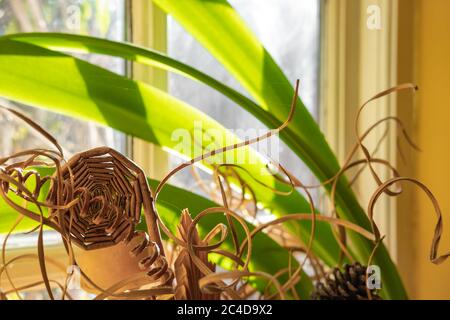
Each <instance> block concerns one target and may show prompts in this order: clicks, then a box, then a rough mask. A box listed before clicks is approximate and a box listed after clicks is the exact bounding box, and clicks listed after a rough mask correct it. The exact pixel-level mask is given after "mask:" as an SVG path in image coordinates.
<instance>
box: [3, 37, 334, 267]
mask: <svg viewBox="0 0 450 320" xmlns="http://www.w3.org/2000/svg"><path fill="white" fill-rule="evenodd" d="M0 39H4V40H6V39H13V40H15V41H20V42H25V43H29V44H33V45H37V46H40V47H44V48H49V49H54V50H61V51H70V52H72V53H97V54H108V55H112V56H116V57H121V58H125V59H128V60H131V61H136V62H139V63H143V64H146V65H149V66H155V67H158V68H163V69H165V70H168V71H173V72H177V73H179V74H182V75H184V76H187V77H190V78H192V79H196V80H198V81H200V82H203V83H205V84H206V85H208V86H211V87H212V88H215V89H216V90H218V91H219V92H221V93H223V94H224V95H226V96H227V97H229V98H230V99H231V100H233V101H235V102H236V103H237V104H239V105H240V106H242V107H244V108H245V109H247V110H248V111H250V112H252V113H254V114H255V115H256V116H257V117H258V118H259V119H260V120H264V119H266V121H265V123H266V124H267V125H269V126H271V125H273V127H276V126H277V125H279V123H278V120H277V119H276V118H274V117H273V116H272V115H271V114H270V113H269V112H266V111H264V110H262V109H261V108H260V107H259V106H258V105H257V104H255V103H254V102H253V101H252V100H250V99H248V98H247V97H245V96H243V95H241V94H240V93H238V92H237V91H235V90H234V89H232V88H230V87H228V86H226V85H224V84H223V83H221V82H220V81H217V80H215V79H213V78H211V77H210V76H208V75H206V74H204V73H202V72H201V71H198V70H196V69H194V68H192V67H190V66H188V65H186V64H183V63H181V62H178V61H177V60H174V59H171V58H170V57H167V56H165V55H164V54H161V53H159V52H156V51H153V50H150V49H145V48H141V47H137V46H134V45H130V44H126V43H120V42H114V41H109V40H105V39H98V38H93V37H89V36H80V35H73V34H61V33H24V34H13V35H9V36H5V37H3V38H0ZM253 186H254V187H255V188H257V190H256V191H257V192H256V195H257V198H258V201H260V202H261V203H263V204H264V205H265V206H266V207H268V208H270V209H271V210H272V212H273V213H274V214H275V215H276V216H282V215H284V214H289V213H296V212H300V211H302V212H309V207H308V206H307V204H306V202H305V201H304V199H301V198H300V197H299V196H298V194H297V193H295V194H294V195H292V196H290V197H284V196H277V195H273V194H271V193H267V192H265V191H266V190H263V189H261V188H260V187H259V186H257V185H253ZM300 224H301V225H303V227H302V226H299V225H298V223H289V224H288V227H289V230H290V232H291V233H292V234H293V235H294V236H296V237H298V236H300V238H301V239H302V240H303V241H305V242H306V241H308V237H309V234H310V232H309V230H310V223H309V222H301V223H300ZM318 234H320V237H319V238H318V240H317V241H316V242H314V244H313V251H314V252H315V253H316V254H317V255H318V256H319V257H320V258H321V259H322V260H323V261H324V262H325V263H327V264H328V265H335V264H336V263H337V257H338V255H337V252H338V245H337V243H336V241H335V240H334V238H333V236H332V234H331V232H330V229H329V227H327V226H319V227H318Z"/></svg>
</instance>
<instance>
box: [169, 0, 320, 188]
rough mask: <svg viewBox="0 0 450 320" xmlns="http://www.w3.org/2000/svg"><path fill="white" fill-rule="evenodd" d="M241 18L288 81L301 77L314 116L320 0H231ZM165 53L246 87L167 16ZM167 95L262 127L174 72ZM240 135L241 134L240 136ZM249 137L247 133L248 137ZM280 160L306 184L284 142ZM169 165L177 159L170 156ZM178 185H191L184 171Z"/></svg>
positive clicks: (232, 122) (242, 124)
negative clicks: (262, 0)
mask: <svg viewBox="0 0 450 320" xmlns="http://www.w3.org/2000/svg"><path fill="white" fill-rule="evenodd" d="M229 2H230V4H231V5H232V6H233V7H234V8H235V9H236V10H237V11H238V13H239V14H240V15H241V16H242V18H243V19H244V20H245V22H246V23H247V24H248V25H249V27H250V28H251V29H252V30H253V32H254V33H255V34H256V36H257V37H258V39H259V40H260V41H261V42H262V44H263V45H264V46H265V47H266V48H267V50H268V51H269V52H270V54H271V55H272V56H273V57H274V59H275V61H276V62H277V63H278V64H279V65H280V66H281V68H282V69H283V71H284V72H285V74H286V75H287V76H288V78H289V80H290V81H291V82H292V83H294V82H295V80H296V79H297V78H300V80H301V90H300V95H301V97H302V100H303V101H304V103H305V105H306V106H308V108H309V110H310V111H311V112H312V114H313V115H314V116H315V117H316V119H318V116H319V109H318V108H319V101H318V93H319V79H318V75H319V59H320V3H321V1H320V0H284V1H279V0H266V1H264V5H261V1H258V0H230V1H229ZM167 29H168V30H167V34H168V44H167V46H168V54H169V55H170V56H171V57H173V58H175V59H177V60H180V61H183V62H185V63H187V64H189V65H192V66H194V67H195V68H198V69H199V70H202V71H204V72H205V73H207V74H209V75H211V76H213V77H214V78H216V79H218V80H220V81H222V82H224V83H226V84H227V85H230V86H231V87H233V88H234V89H236V90H238V91H240V92H241V93H243V94H246V92H245V91H244V90H243V88H241V87H240V86H239V84H238V83H237V81H235V80H234V79H233V77H232V76H231V75H230V74H228V73H227V71H226V70H225V69H224V68H223V67H222V66H221V65H220V63H219V62H217V61H216V60H215V58H214V57H213V56H212V55H211V54H210V53H209V52H208V51H207V50H205V49H204V48H203V47H202V46H201V45H200V44H199V43H198V42H197V41H196V40H195V39H194V38H193V37H192V36H191V35H189V34H188V33H187V32H186V31H185V30H184V29H183V28H182V27H181V26H180V25H179V24H178V23H177V22H176V21H175V20H174V19H173V18H171V17H168V27H167ZM169 91H170V93H171V94H172V95H174V96H176V97H178V98H180V99H181V100H184V101H187V102H188V103H190V104H191V105H193V106H195V107H198V108H199V109H200V110H202V111H203V112H205V113H206V114H208V115H209V116H211V117H212V118H214V119H215V120H218V121H219V122H220V123H221V124H222V125H223V126H225V127H226V128H228V129H246V128H254V129H263V128H266V127H265V126H264V125H263V124H262V123H261V122H259V121H258V120H257V119H256V118H255V117H253V116H252V115H251V114H249V113H248V112H247V111H245V110H243V109H242V108H240V107H238V106H237V105H236V104H234V103H233V102H232V101H230V100H229V99H227V98H226V97H223V96H222V95H221V94H220V93H218V92H215V91H214V90H213V89H210V88H209V87H207V86H205V85H203V84H200V83H197V82H194V81H192V80H190V79H186V78H184V77H182V76H179V75H176V74H170V75H169ZM241 138H245V137H241ZM247 138H248V137H247ZM280 153H281V154H280V159H282V162H283V165H285V166H286V168H287V169H288V170H290V171H291V172H292V173H293V174H294V175H295V176H297V177H300V178H302V179H303V181H304V182H305V183H311V182H312V181H311V180H312V179H313V177H312V175H311V174H309V173H307V172H308V170H306V167H305V166H304V165H299V162H300V161H299V159H298V157H297V156H296V155H295V154H294V153H293V152H292V151H291V150H290V149H289V148H288V147H287V146H286V145H285V144H284V143H282V144H281V146H280ZM170 162H171V165H172V166H174V165H175V164H176V163H178V160H177V159H176V158H175V157H171V158H170ZM173 181H174V183H177V184H179V185H180V186H184V187H187V186H190V187H192V184H193V183H194V182H193V179H192V177H191V176H190V175H189V174H188V173H187V174H185V175H183V174H180V175H178V176H177V177H175V179H174V180H173Z"/></svg>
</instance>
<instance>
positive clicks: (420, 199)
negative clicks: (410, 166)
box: [408, 0, 450, 299]
mask: <svg viewBox="0 0 450 320" xmlns="http://www.w3.org/2000/svg"><path fill="white" fill-rule="evenodd" d="M415 11H416V22H415V23H416V30H415V32H416V37H415V38H416V44H415V45H416V68H415V69H416V82H417V83H418V85H419V87H420V91H419V92H418V94H417V105H416V108H415V114H414V121H413V124H414V127H413V128H414V129H413V131H414V133H415V134H414V136H415V138H416V141H417V142H418V144H419V146H420V147H421V148H422V152H421V153H418V154H416V155H415V156H414V170H413V172H414V176H415V177H417V178H418V179H420V180H421V181H423V182H424V183H426V184H427V185H428V186H429V187H430V188H431V190H432V191H433V192H434V194H435V196H436V197H437V199H438V201H439V202H440V204H441V208H442V210H443V214H444V217H443V218H444V235H443V237H442V240H441V247H442V248H441V250H440V252H446V251H450V1H449V0H417V2H416V8H415ZM411 32H413V30H411ZM413 200H414V201H413V208H414V210H413V211H412V212H411V213H412V214H413V215H414V218H413V221H414V223H413V224H412V230H411V231H412V232H411V233H410V235H411V236H412V237H413V242H412V244H413V245H414V255H413V259H412V263H413V265H412V266H410V268H409V269H408V270H412V272H413V273H414V274H413V278H412V279H413V286H412V290H413V292H412V297H413V298H418V299H450V260H448V261H447V262H444V263H443V264H442V265H439V266H436V265H433V264H431V263H430V262H429V260H428V256H429V250H430V243H431V239H432V236H433V230H434V225H435V222H436V216H435V214H434V212H433V209H432V206H431V204H430V202H429V201H428V200H427V198H426V197H425V196H424V195H423V194H422V193H420V192H419V191H414V192H413ZM416 237H417V238H416ZM414 238H415V239H414Z"/></svg>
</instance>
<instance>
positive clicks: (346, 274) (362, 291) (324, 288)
mask: <svg viewBox="0 0 450 320" xmlns="http://www.w3.org/2000/svg"><path fill="white" fill-rule="evenodd" d="M366 270H367V268H366V267H365V266H362V265H361V264H359V263H358V262H356V263H355V264H352V265H345V266H344V270H343V271H341V270H340V269H339V268H334V269H333V270H332V271H331V272H330V273H329V274H328V275H327V276H326V277H325V278H324V279H322V280H321V281H318V282H317V284H316V286H315V289H314V291H313V293H312V295H311V299H312V300H369V296H368V294H367V283H366ZM370 293H371V296H372V299H373V300H381V297H380V296H378V295H377V292H376V290H374V289H372V290H370Z"/></svg>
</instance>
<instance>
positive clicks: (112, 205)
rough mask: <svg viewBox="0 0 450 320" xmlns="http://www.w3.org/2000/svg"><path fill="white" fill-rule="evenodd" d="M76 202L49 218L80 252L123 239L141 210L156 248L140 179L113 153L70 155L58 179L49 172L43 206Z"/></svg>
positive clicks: (127, 162)
mask: <svg viewBox="0 0 450 320" xmlns="http://www.w3.org/2000/svg"><path fill="white" fill-rule="evenodd" d="M58 176H59V177H62V179H60V178H58ZM59 180H62V181H59ZM77 198H78V199H79V201H78V202H77V203H76V204H75V205H74V206H72V207H71V208H70V209H69V210H66V211H65V212H63V213H61V212H54V211H53V212H52V214H53V215H54V216H55V218H56V221H57V222H58V224H59V225H60V227H61V229H62V230H66V231H67V234H69V235H70V237H71V239H72V240H73V241H74V242H75V243H76V244H78V245H79V246H81V247H83V248H84V249H87V250H90V249H96V248H103V247H107V246H111V245H114V244H117V243H118V242H120V241H122V240H124V239H125V238H126V237H127V236H129V235H130V234H131V233H132V232H133V231H134V230H135V226H136V224H138V223H139V221H140V217H141V211H142V208H143V209H144V212H145V215H146V220H147V225H148V226H149V236H150V238H151V240H153V241H155V242H156V243H157V244H158V245H159V246H160V248H162V246H161V240H160V235H159V230H158V227H157V222H156V214H155V210H154V207H153V199H152V196H151V193H150V189H149V186H148V184H147V181H146V178H145V175H144V173H143V172H142V170H141V169H140V168H139V167H138V166H137V165H136V164H134V163H133V162H132V161H131V160H129V159H128V158H126V157H125V156H123V155H122V154H120V153H119V152H117V151H115V150H113V149H110V148H106V147H101V148H95V149H91V150H88V151H86V152H82V153H79V154H77V155H75V156H73V157H72V158H71V159H70V160H69V161H68V162H67V164H65V165H64V166H63V167H61V173H60V174H59V175H58V174H57V173H55V175H54V180H53V183H52V185H51V188H50V192H49V194H48V197H47V201H48V202H49V203H52V204H59V205H61V204H67V203H70V202H71V201H73V200H74V199H77ZM61 211H62V210H61Z"/></svg>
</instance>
